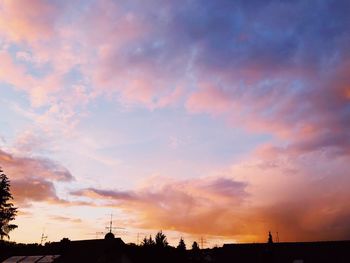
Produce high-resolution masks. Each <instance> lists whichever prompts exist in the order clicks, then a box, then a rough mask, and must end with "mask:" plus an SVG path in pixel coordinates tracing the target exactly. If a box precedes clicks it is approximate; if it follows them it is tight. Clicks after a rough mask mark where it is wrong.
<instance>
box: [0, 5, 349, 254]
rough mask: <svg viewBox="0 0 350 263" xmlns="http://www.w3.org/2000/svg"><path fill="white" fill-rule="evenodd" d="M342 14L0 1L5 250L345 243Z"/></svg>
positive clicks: (345, 48) (281, 8) (343, 10)
mask: <svg viewBox="0 0 350 263" xmlns="http://www.w3.org/2000/svg"><path fill="white" fill-rule="evenodd" d="M349 13H350V2H349V1H346V0H344V1H342V0H338V1H331V0H315V1H298V0H296V1H273V0H268V1H260V0H252V1H243V0H242V1H239V0H237V1H236V0H235V1H233V0H216V1H210V0H177V1H170V0H162V1H161V0H148V1H141V0H129V1H117V0H88V1H85V0H84V1H83V0H75V1H58V0H56V1H55V0H52V1H49V0H30V1H20V0H0V104H1V107H0V128H1V129H0V166H1V167H2V169H3V170H4V172H5V174H6V175H7V176H8V177H9V179H10V181H11V192H12V194H13V196H14V200H13V201H14V203H15V205H16V206H17V207H18V210H19V213H18V216H17V218H16V220H15V222H14V223H15V224H17V225H18V229H16V230H14V231H13V232H11V240H12V241H16V242H40V237H41V235H42V233H44V235H47V236H48V238H47V241H59V240H61V239H62V238H64V237H68V238H70V239H71V240H77V239H92V238H96V237H99V238H101V237H103V235H102V234H100V233H99V232H103V231H107V230H106V229H105V227H106V226H108V222H109V219H110V215H111V214H113V225H114V226H115V227H118V228H117V229H114V232H115V234H116V235H117V236H120V237H122V239H123V240H124V241H125V242H134V243H139V242H140V241H141V239H142V238H143V237H144V236H145V235H150V234H152V235H154V234H155V233H156V232H157V231H159V230H163V232H164V233H165V234H166V235H167V236H168V239H169V241H170V243H171V244H172V245H176V244H177V242H178V240H179V239H180V237H184V239H185V242H186V243H187V246H188V247H190V244H191V242H193V241H194V240H197V241H199V240H200V238H203V240H205V241H206V242H204V246H207V247H211V246H214V245H222V244H223V243H232V242H266V241H267V237H268V231H271V232H272V234H273V236H274V238H275V240H276V238H277V232H278V237H279V240H280V241H312V240H342V239H350V225H349V221H350V52H349V47H350V17H349Z"/></svg>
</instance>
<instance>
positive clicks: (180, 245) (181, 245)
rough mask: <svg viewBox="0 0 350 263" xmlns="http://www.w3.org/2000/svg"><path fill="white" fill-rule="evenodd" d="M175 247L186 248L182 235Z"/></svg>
mask: <svg viewBox="0 0 350 263" xmlns="http://www.w3.org/2000/svg"><path fill="white" fill-rule="evenodd" d="M177 249H179V250H182V251H184V250H186V244H185V241H184V240H183V238H182V237H181V238H180V241H179V244H178V245H177Z"/></svg>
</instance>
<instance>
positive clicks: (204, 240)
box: [200, 237, 208, 249]
mask: <svg viewBox="0 0 350 263" xmlns="http://www.w3.org/2000/svg"><path fill="white" fill-rule="evenodd" d="M200 243H201V249H203V245H205V244H207V243H208V242H207V240H206V239H204V238H203V237H201V241H200Z"/></svg>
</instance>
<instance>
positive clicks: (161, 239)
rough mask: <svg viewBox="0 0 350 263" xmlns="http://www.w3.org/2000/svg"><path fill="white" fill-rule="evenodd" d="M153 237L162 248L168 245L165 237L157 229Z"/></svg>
mask: <svg viewBox="0 0 350 263" xmlns="http://www.w3.org/2000/svg"><path fill="white" fill-rule="evenodd" d="M154 239H155V241H156V246H157V247H159V248H164V247H167V246H168V241H167V238H166V236H165V235H164V234H163V232H162V231H159V232H158V233H157V235H156V237H155V238H154Z"/></svg>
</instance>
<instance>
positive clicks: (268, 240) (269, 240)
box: [267, 231, 273, 244]
mask: <svg viewBox="0 0 350 263" xmlns="http://www.w3.org/2000/svg"><path fill="white" fill-rule="evenodd" d="M267 243H269V244H272V243H273V240H272V234H271V231H269V238H268V239H267Z"/></svg>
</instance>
